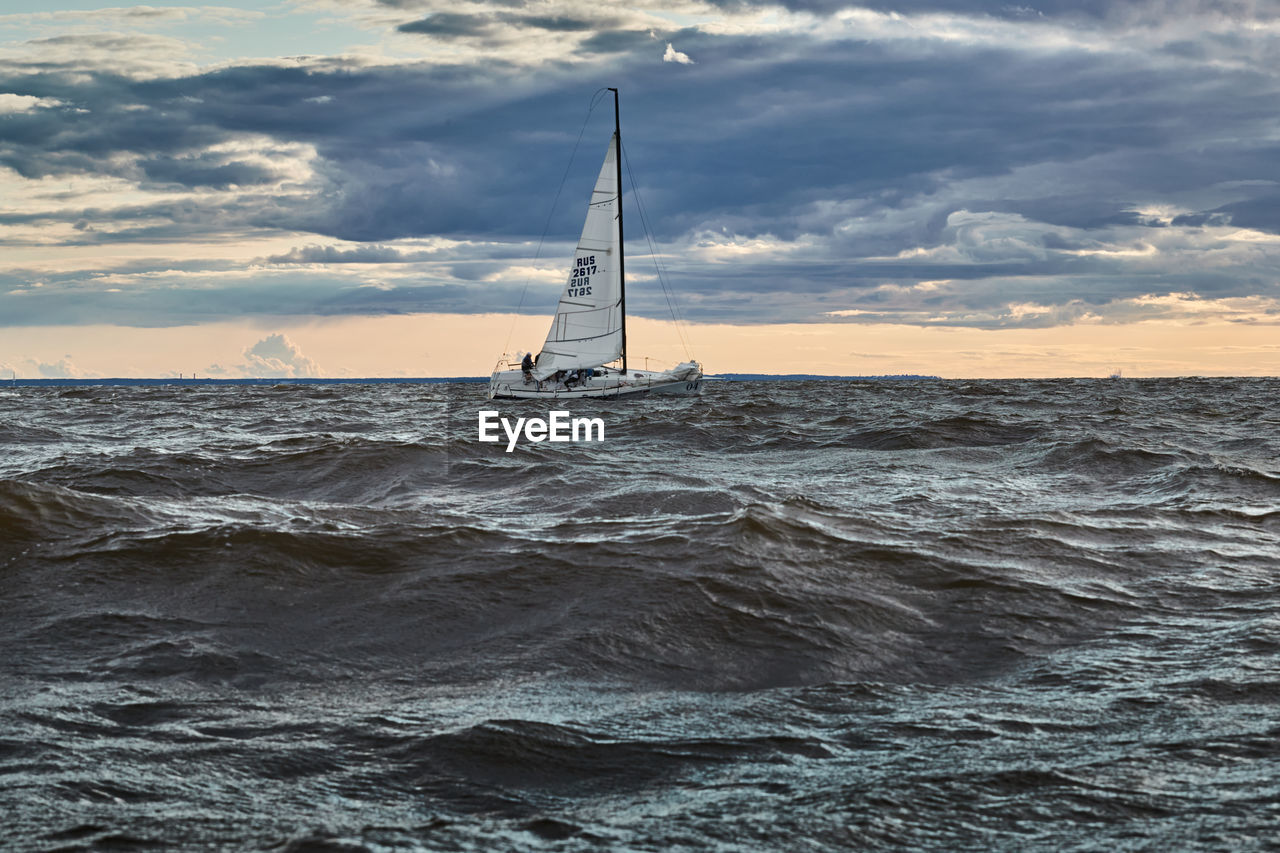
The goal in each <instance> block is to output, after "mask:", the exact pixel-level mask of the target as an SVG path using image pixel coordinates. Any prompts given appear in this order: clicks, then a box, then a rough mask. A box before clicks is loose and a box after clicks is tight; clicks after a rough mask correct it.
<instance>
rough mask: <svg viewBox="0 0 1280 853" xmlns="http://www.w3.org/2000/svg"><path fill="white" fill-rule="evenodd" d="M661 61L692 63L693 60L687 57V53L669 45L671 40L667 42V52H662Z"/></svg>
mask: <svg viewBox="0 0 1280 853" xmlns="http://www.w3.org/2000/svg"><path fill="white" fill-rule="evenodd" d="M662 61H663V62H678V63H680V64H681V65H693V60H692V59H690V58H689V54H687V53H681V52H680V51H678V50H676V49H675V48H674V47H672V46H671V42H667V52H666V53H664V54H662Z"/></svg>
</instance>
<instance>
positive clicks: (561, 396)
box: [489, 364, 702, 400]
mask: <svg viewBox="0 0 1280 853" xmlns="http://www.w3.org/2000/svg"><path fill="white" fill-rule="evenodd" d="M701 392H702V371H701V369H699V368H698V366H697V365H695V364H683V365H680V367H677V368H676V369H675V370H670V371H658V372H652V371H648V370H628V371H627V372H626V373H620V372H618V371H614V370H610V371H607V372H605V373H604V375H602V376H595V377H592V378H591V379H588V380H587V381H586V382H584V383H581V384H575V385H573V386H571V387H569V388H566V387H565V386H564V385H563V384H561V383H559V382H552V381H551V380H550V379H547V380H545V381H543V382H542V383H538V382H526V381H525V379H524V374H523V373H522V372H521V371H520V370H495V371H494V373H493V376H492V377H490V379H489V399H490V400H582V399H591V398H596V397H599V398H613V397H633V396H643V395H646V394H682V395H694V394H699V393H701Z"/></svg>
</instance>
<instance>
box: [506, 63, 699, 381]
mask: <svg viewBox="0 0 1280 853" xmlns="http://www.w3.org/2000/svg"><path fill="white" fill-rule="evenodd" d="M609 91H611V92H613V128H614V129H613V137H612V138H611V139H610V140H609V148H608V150H607V151H606V152H605V155H604V164H603V165H602V166H601V167H600V176H599V177H598V178H596V184H595V188H594V189H593V190H592V191H591V201H590V202H589V203H588V205H587V218H586V222H585V223H584V224H583V226H582V237H581V238H580V239H579V240H578V249H577V251H576V252H575V253H574V256H573V263H572V264H571V265H570V268H569V277H568V280H567V281H566V282H565V286H564V290H563V291H562V292H561V294H560V303H559V305H558V306H557V307H556V315H555V318H554V319H553V320H552V321H551V329H550V330H549V331H548V332H547V339H546V341H545V342H544V343H543V345H542V351H541V352H539V353H538V356H537V360H536V362H535V363H534V364H533V365H532V368H531V369H529V370H524V369H522V367H521V362H520V361H518V360H514V359H512V358H510V357H509V356H506V355H504V356H503V357H502V358H501V359H499V361H498V364H497V366H496V367H495V368H494V371H493V376H492V377H491V378H490V379H489V399H491V400H492V399H503V398H526V399H562V400H563V399H576V398H580V397H623V396H631V395H640V394H697V393H699V392H700V391H701V389H702V365H700V364H699V363H698V362H696V361H686V362H683V363H682V364H678V365H676V366H675V367H673V368H671V369H669V370H656V371H651V370H648V369H647V368H645V369H640V370H637V369H635V368H634V367H629V366H628V363H627V298H626V296H627V294H626V262H625V258H624V256H623V249H622V158H621V151H622V130H621V122H620V121H619V117H618V90H617V89H612V88H611V89H610V90H609ZM646 363H647V362H646Z"/></svg>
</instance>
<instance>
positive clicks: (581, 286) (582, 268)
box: [569, 255, 596, 298]
mask: <svg viewBox="0 0 1280 853" xmlns="http://www.w3.org/2000/svg"><path fill="white" fill-rule="evenodd" d="M595 272H596V256H595V255H587V256H586V257H582V258H578V259H577V262H576V263H575V264H574V267H573V270H572V271H571V272H570V273H569V296H570V298H572V297H575V296H590V295H591V276H592V275H593V274H595Z"/></svg>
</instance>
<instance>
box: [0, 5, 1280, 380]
mask: <svg viewBox="0 0 1280 853" xmlns="http://www.w3.org/2000/svg"><path fill="white" fill-rule="evenodd" d="M51 6H52V7H53V8H50V7H51ZM607 86H616V87H618V88H619V90H620V93H621V109H622V127H623V146H624V149H625V152H626V162H627V164H628V169H629V176H630V177H626V178H625V179H624V183H625V189H626V192H627V194H628V202H627V203H628V207H627V214H626V216H627V219H626V223H627V229H626V230H627V237H628V263H627V270H628V283H629V286H628V292H627V307H628V311H629V318H630V319H629V327H628V340H629V343H630V352H631V354H632V357H633V362H634V359H636V358H643V357H644V356H645V355H646V354H648V355H650V356H652V357H654V358H655V359H657V360H662V361H665V362H667V363H674V362H677V361H682V360H684V359H685V358H687V357H690V356H691V357H694V358H697V359H698V360H700V361H701V362H703V364H704V366H705V369H706V370H707V371H708V372H710V373H717V372H759V373H791V372H813V373H838V374H884V373H925V374H933V375H940V376H947V377H1012V376H1037V377H1039V376H1097V375H1106V374H1108V373H1110V372H1112V371H1113V370H1117V369H1119V370H1122V371H1123V372H1124V373H1125V374H1126V375H1132V376H1145V375H1224V374H1232V375H1277V374H1280V183H1278V182H1280V109H1277V106H1278V105H1280V97H1278V96H1280V2H1277V0H1271V2H1253V1H1252V0H1155V2H1147V1H1146V0H1133V2H1125V1H1124V0H1119V1H1118V2H1099V0H1073V1H1072V2H1066V0H1046V2H1033V0H1021V2H1013V3H1002V2H977V0H865V2H843V0H783V2H779V3H763V2H754V0H707V2H692V0H689V2H686V0H671V1H670V2H621V3H608V4H604V3H600V2H598V1H597V0H590V2H587V0H533V1H532V2H519V0H449V2H443V0H284V2H278V3H253V4H249V3H236V2H225V3H221V4H219V5H204V4H200V3H169V4H165V5H154V6H117V7H104V6H102V5H101V4H100V3H95V2H89V0H53V2H52V3H50V0H42V2H39V3H37V2H27V0H0V377H7V376H10V375H16V376H19V377H29V378H38V377H75V376H176V375H178V374H183V375H191V374H193V373H194V374H196V375H200V376H215V377H236V376H334V377H351V376H479V375H487V374H488V372H489V371H490V370H491V369H492V368H493V365H494V363H495V361H496V360H497V358H498V356H499V355H501V354H502V353H503V352H504V351H510V352H517V351H521V350H524V349H530V348H532V349H534V350H535V351H536V349H537V348H538V347H539V346H540V344H541V341H542V339H543V337H545V334H546V329H547V326H548V324H549V321H550V317H551V315H552V313H553V312H554V306H555V304H556V301H557V299H558V297H559V292H560V289H561V287H562V285H563V283H564V280H565V278H566V275H567V271H568V265H569V262H570V259H571V257H572V253H573V246H574V243H575V241H576V239H577V236H578V232H579V231H580V229H581V225H582V218H583V216H584V213H585V205H586V200H587V198H588V197H589V194H590V189H591V184H592V182H593V180H594V178H595V174H596V172H597V171H598V170H599V168H600V161H601V158H602V157H603V155H604V151H605V147H606V145H607V143H608V139H609V134H610V133H611V132H612V128H613V115H612V102H611V100H608V99H605V100H601V99H600V98H599V97H598V93H599V90H600V89H601V87H607ZM637 198H638V199H639V200H640V201H641V202H643V213H644V216H643V217H642V216H641V208H640V207H639V206H638V205H637V201H636V200H637ZM645 225H647V228H646V227H643V226H645ZM651 245H652V247H653V251H654V252H655V253H656V258H657V261H656V262H655V259H654V255H653V254H651V250H650V246H651ZM659 270H661V271H662V273H663V279H664V280H665V282H666V284H667V286H668V288H669V290H670V291H671V293H672V294H673V298H674V302H672V301H671V300H668V299H667V298H666V297H665V296H664V289H663V288H662V287H661V286H660V285H661V283H662V281H661V280H660V279H659V275H658V272H659ZM673 306H674V308H673ZM673 318H679V319H680V320H681V321H682V325H681V326H680V328H679V329H678V330H677V328H676V326H675V322H674V320H673ZM686 344H687V345H686Z"/></svg>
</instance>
